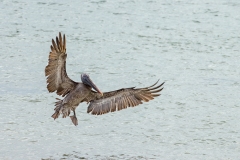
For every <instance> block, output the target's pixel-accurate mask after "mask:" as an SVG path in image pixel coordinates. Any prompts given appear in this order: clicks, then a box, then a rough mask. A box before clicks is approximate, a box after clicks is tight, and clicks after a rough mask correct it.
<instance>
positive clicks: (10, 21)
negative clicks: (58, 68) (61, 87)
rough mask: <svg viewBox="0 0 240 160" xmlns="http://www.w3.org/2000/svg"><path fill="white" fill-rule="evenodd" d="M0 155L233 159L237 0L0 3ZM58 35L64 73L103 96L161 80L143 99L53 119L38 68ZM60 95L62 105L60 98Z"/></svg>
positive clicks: (238, 80)
mask: <svg viewBox="0 0 240 160" xmlns="http://www.w3.org/2000/svg"><path fill="white" fill-rule="evenodd" d="M0 3H1V5H0V41H1V43H0V48H1V54H0V60H1V63H0V73H1V74H0V79H1V81H0V103H1V116H0V128H1V130H0V135H1V136H0V148H1V149H0V159H11V160H12V159H165V160H166V159H184V160H186V159H223V160H225V159H238V158H239V157H240V136H239V132H240V124H239V115H240V105H239V104H240V100H239V95H240V87H239V86H240V63H239V60H240V44H239V42H240V30H239V26H240V9H239V7H240V4H239V2H238V1H237V0H230V1H227V0H219V1H213V0H203V1H202V0H201V1H200V0H197V1H194V2H189V1H186V0H185V1H184V0H179V1H175V0H171V1H157V0H148V1H135V0H125V1H119V0H117V1H106V0H100V1H98V0H95V1H78V2H77V1H76V2H69V1H52V2H49V1H19V0H16V1H8V0H0ZM59 31H61V32H62V33H65V34H66V36H67V53H68V58H67V72H68V75H69V76H70V78H72V79H73V80H75V81H78V80H79V81H80V74H81V73H82V72H86V73H88V74H89V75H90V76H91V78H92V79H93V81H94V82H95V83H96V84H97V85H98V86H99V88H100V89H101V90H102V91H111V90H116V89H119V88H124V87H133V86H137V87H145V86H148V85H151V84H153V83H154V82H155V81H156V80H157V79H160V81H165V82H166V83H165V88H164V90H163V91H162V95H161V96H160V97H158V98H156V99H154V100H153V101H151V102H149V103H145V104H143V105H140V106H138V107H135V108H129V109H126V110H122V111H120V112H114V113H109V114H106V115H102V116H93V115H89V114H87V113H86V110H87V105H86V104H80V106H79V107H78V108H77V116H78V120H79V125H78V126H77V127H75V126H74V125H73V124H72V122H71V120H70V118H67V119H62V118H59V119H57V120H55V121H54V120H53V119H52V118H51V115H52V114H53V112H54V111H53V109H54V102H55V98H56V97H58V96H56V94H54V93H52V94H50V93H48V91H47V89H46V79H45V77H44V68H45V66H46V65H47V61H48V54H49V51H50V48H49V46H50V45H51V39H52V38H54V37H55V36H57V34H58V32H59ZM58 98H59V97H58Z"/></svg>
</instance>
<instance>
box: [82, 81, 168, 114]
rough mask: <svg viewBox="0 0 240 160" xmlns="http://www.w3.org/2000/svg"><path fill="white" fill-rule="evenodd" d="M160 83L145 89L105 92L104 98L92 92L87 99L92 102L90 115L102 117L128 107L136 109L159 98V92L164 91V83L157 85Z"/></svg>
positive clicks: (89, 110) (89, 108) (89, 107)
mask: <svg viewBox="0 0 240 160" xmlns="http://www.w3.org/2000/svg"><path fill="white" fill-rule="evenodd" d="M157 83H158V81H157V82H156V83H155V84H153V85H151V86H149V87H145V88H135V87H133V88H123V89H119V90H116V91H111V92H105V93H103V96H99V93H96V92H94V91H92V94H91V95H90V96H89V97H87V99H85V101H87V102H90V104H89V106H88V110H87V112H88V113H91V114H94V115H101V114H105V113H108V112H114V111H116V110H118V111H120V110H122V109H125V108H128V107H134V106H137V105H139V104H142V102H143V101H144V102H148V101H150V100H153V99H154V98H155V97H157V96H159V95H160V94H158V93H159V92H161V91H162V89H163V87H162V86H163V84H164V82H163V83H161V84H160V85H157ZM161 87H162V88H161Z"/></svg>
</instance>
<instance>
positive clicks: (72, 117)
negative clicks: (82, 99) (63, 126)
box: [70, 109, 78, 126]
mask: <svg viewBox="0 0 240 160" xmlns="http://www.w3.org/2000/svg"><path fill="white" fill-rule="evenodd" d="M73 114H74V115H73V116H70V118H71V120H72V122H73V124H74V125H75V126H76V125H78V120H77V116H76V113H75V109H73Z"/></svg>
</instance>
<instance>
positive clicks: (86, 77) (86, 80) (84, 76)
mask: <svg viewBox="0 0 240 160" xmlns="http://www.w3.org/2000/svg"><path fill="white" fill-rule="evenodd" d="M81 80H82V82H83V84H86V85H88V86H90V87H92V88H93V89H94V90H95V91H97V92H98V93H100V94H101V95H103V93H102V92H101V91H100V90H99V89H98V88H97V86H96V85H95V84H94V83H93V82H92V80H91V79H90V77H89V75H88V74H86V73H83V74H81Z"/></svg>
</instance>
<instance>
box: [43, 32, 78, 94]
mask: <svg viewBox="0 0 240 160" xmlns="http://www.w3.org/2000/svg"><path fill="white" fill-rule="evenodd" d="M50 48H51V52H50V53H49V58H48V65H47V66H46V68H45V76H46V77H47V83H48V84H47V89H48V91H49V92H55V91H57V94H58V95H61V96H63V97H64V96H65V95H66V94H68V93H69V92H70V91H71V90H72V89H73V88H74V87H75V86H76V85H77V82H74V81H73V80H71V79H70V78H69V77H68V75H67V72H66V58H67V54H66V38H65V35H63V38H62V35H61V33H59V37H56V42H55V41H54V40H53V39H52V45H51V47H50Z"/></svg>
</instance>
